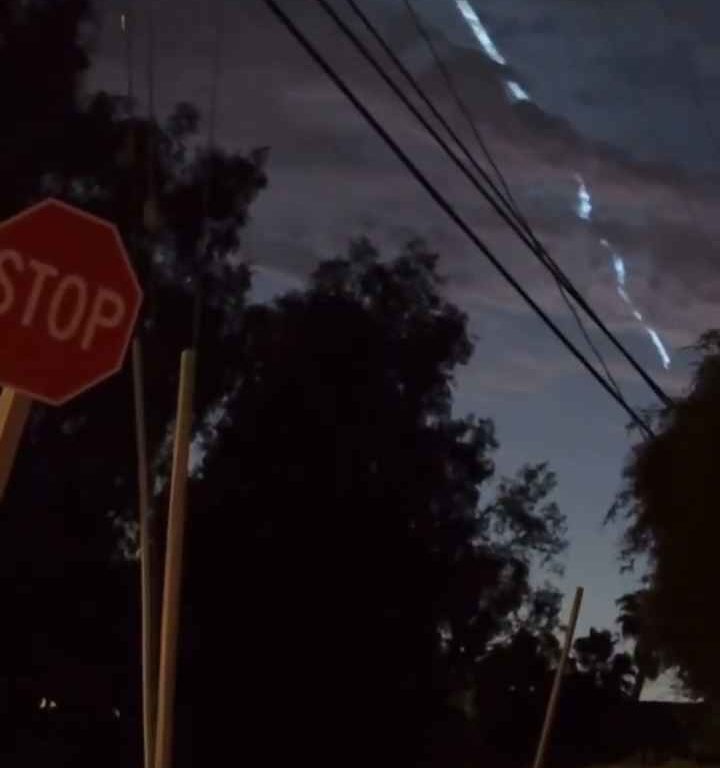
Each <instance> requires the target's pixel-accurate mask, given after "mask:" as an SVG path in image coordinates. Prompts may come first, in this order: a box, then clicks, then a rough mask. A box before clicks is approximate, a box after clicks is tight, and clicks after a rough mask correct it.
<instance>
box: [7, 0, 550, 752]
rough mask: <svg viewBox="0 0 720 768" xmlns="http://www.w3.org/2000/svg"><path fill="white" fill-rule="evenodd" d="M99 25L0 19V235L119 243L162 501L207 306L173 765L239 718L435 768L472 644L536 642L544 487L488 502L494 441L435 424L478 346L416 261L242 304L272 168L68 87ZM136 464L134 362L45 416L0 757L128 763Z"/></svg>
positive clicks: (63, 15)
mask: <svg viewBox="0 0 720 768" xmlns="http://www.w3.org/2000/svg"><path fill="white" fill-rule="evenodd" d="M91 22H92V18H91V16H90V15H89V11H88V8H87V6H86V4H85V3H84V2H80V1H79V0H58V2H53V3H48V2H31V3H23V2H4V3H0V23H1V24H2V26H0V35H1V37H2V44H0V65H2V66H0V77H2V78H3V83H4V84H5V86H6V88H5V91H4V93H5V94H6V103H7V105H8V114H11V115H13V120H12V121H7V122H6V123H4V125H5V127H4V128H2V129H0V131H2V138H3V142H2V145H1V146H0V168H2V170H3V171H4V173H5V178H12V179H13V184H12V185H11V186H10V185H6V186H5V187H4V188H3V192H2V193H0V215H1V216H9V215H12V214H14V213H16V212H17V211H18V210H20V209H21V208H22V207H24V206H25V205H27V204H30V203H32V202H35V201H36V200H37V199H39V198H42V197H45V196H47V195H53V196H55V197H59V198H61V199H64V200H66V201H68V202H70V203H74V204H76V205H79V206H81V207H83V208H85V209H86V210H89V211H91V212H93V213H96V214H98V215H101V216H104V217H106V218H108V219H110V220H112V221H113V222H115V223H116V224H117V225H118V226H119V228H120V230H121V233H122V234H123V238H124V240H125V241H126V243H127V244H128V246H129V248H130V251H131V257H132V260H133V263H134V266H135V268H136V270H137V271H138V273H139V275H140V277H141V279H142V282H143V286H144V289H145V302H144V306H143V313H142V318H141V322H140V325H139V332H140V333H141V335H142V340H143V345H144V349H145V358H146V374H147V382H146V390H147V393H146V394H147V405H146V407H147V412H148V416H149V425H148V426H149V441H150V447H151V454H152V457H153V478H154V481H155V483H154V488H155V496H154V500H153V501H154V507H155V509H156V510H158V511H160V510H162V509H164V507H165V503H166V498H165V489H166V485H167V482H166V481H167V475H168V458H169V447H170V446H169V440H168V436H169V427H170V425H171V422H172V418H173V409H174V402H175V390H176V385H177V367H178V356H179V352H180V350H181V349H182V348H183V347H185V346H187V345H188V344H190V343H191V341H192V340H193V338H194V337H195V331H197V330H198V329H197V328H194V327H193V316H194V312H193V310H194V307H195V305H196V296H197V295H198V294H200V296H201V298H202V307H203V312H202V323H201V324H200V326H199V334H198V335H197V336H196V340H197V342H198V350H199V361H200V364H199V375H198V388H197V396H196V416H197V418H196V428H195V440H196V445H197V446H199V447H200V448H202V451H203V453H204V462H203V465H202V467H201V469H200V471H199V472H197V474H196V476H195V479H194V482H193V486H192V489H191V519H190V531H189V542H190V544H189V552H188V555H189V559H188V573H187V583H186V587H187V589H186V592H185V598H186V599H185V606H184V613H183V621H184V627H183V638H182V647H181V651H182V664H181V678H180V689H179V701H178V719H179V725H180V726H181V727H180V728H179V729H178V733H179V736H180V749H179V752H178V762H183V761H184V762H186V763H188V764H190V763H192V762H193V760H194V761H195V762H198V761H199V760H200V759H202V761H209V759H210V757H211V755H212V754H213V751H214V750H217V752H216V756H217V757H218V758H220V757H222V758H223V759H226V754H227V750H228V749H229V745H230V744H233V745H234V743H235V734H236V733H237V731H238V728H240V727H242V728H243V739H242V742H241V746H240V749H241V750H242V752H243V753H244V754H245V755H246V756H247V755H250V754H254V755H257V756H261V757H262V756H264V757H265V758H267V759H266V762H269V763H273V760H272V758H273V757H283V758H285V759H289V758H293V759H297V757H298V756H299V755H311V756H312V755H315V756H316V757H317V759H318V760H320V761H323V760H326V761H327V762H329V761H330V760H331V759H332V760H333V762H336V761H337V758H338V756H339V755H342V757H343V759H344V761H345V762H348V759H349V760H350V762H353V761H354V762H357V763H359V762H360V761H361V760H363V761H367V759H368V758H369V757H370V756H375V757H376V756H377V755H378V754H379V750H380V746H381V745H382V747H383V752H382V754H383V755H384V756H385V758H387V760H388V762H395V763H399V764H400V763H404V764H407V765H410V764H417V763H419V762H422V761H423V760H430V759H434V758H432V757H428V755H430V754H431V753H432V754H442V750H441V751H440V753H437V752H433V750H432V749H430V747H428V746H427V745H426V743H425V741H424V739H423V733H424V730H425V728H426V727H429V725H430V724H431V723H440V722H446V720H447V717H448V715H447V707H446V702H447V701H448V699H449V697H450V696H451V695H452V694H455V693H457V691H462V690H465V689H467V688H468V687H472V685H473V684H474V681H475V675H476V670H477V667H478V664H479V663H480V661H481V660H482V659H483V657H484V656H485V654H486V653H487V650H488V644H489V643H490V641H491V640H493V639H494V638H497V637H498V636H502V635H508V634H510V633H512V632H513V631H515V630H516V629H517V627H518V626H519V625H520V624H525V625H526V626H527V627H528V628H529V630H532V631H533V632H539V633H541V634H542V632H545V633H547V632H548V631H550V630H551V629H552V627H553V626H554V622H555V621H556V618H557V610H556V608H557V595H556V593H555V592H554V591H553V590H552V589H544V588H543V589H535V588H533V587H532V586H531V585H530V582H529V573H530V570H531V567H532V565H533V564H534V563H539V564H540V565H544V566H546V567H550V568H552V567H553V566H554V564H555V563H556V559H557V557H558V556H559V555H560V553H561V552H562V549H563V546H564V520H563V518H562V516H561V515H560V513H559V511H558V510H557V508H556V507H555V506H554V505H553V504H552V503H550V502H548V497H549V496H550V495H551V493H552V490H553V487H554V482H555V481H554V476H553V474H552V472H550V471H549V470H548V468H547V467H546V466H545V465H544V464H538V465H534V466H528V467H524V468H522V469H521V470H520V472H519V473H518V475H517V476H516V477H515V478H509V479H501V480H500V481H499V483H498V484H497V488H496V489H495V491H496V492H495V493H494V494H493V493H490V492H487V491H485V490H484V489H486V488H487V487H488V486H489V485H490V484H491V482H492V479H493V472H494V467H493V463H492V453H493V450H494V449H495V448H496V441H495V436H494V429H493V425H492V423H491V422H490V421H489V420H487V419H477V418H466V419H458V418H453V417H452V415H451V395H452V386H453V372H454V371H455V369H456V367H457V366H458V365H461V364H462V363H464V362H465V361H467V359H468V357H469V355H470V353H471V350H472V345H471V343H470V340H469V338H468V335H467V329H466V321H465V318H464V316H463V315H462V313H460V312H459V311H458V310H457V308H455V307H453V306H452V305H451V304H449V303H447V302H446V301H444V300H443V299H442V298H441V295H440V283H439V280H438V277H437V272H436V262H437V258H436V256H434V255H433V254H431V253H429V252H428V251H427V249H426V248H424V247H423V246H422V245H421V244H419V243H414V244H411V245H409V246H408V248H407V249H406V250H405V251H404V252H403V253H402V254H401V256H400V257H399V258H398V259H396V260H395V261H393V262H392V263H390V264H388V263H385V262H383V261H382V260H381V259H380V258H379V256H378V254H377V252H376V251H375V250H374V249H373V247H372V246H371V245H370V244H369V243H367V242H364V241H361V242H358V243H356V244H354V245H353V247H352V249H351V253H350V256H349V257H348V258H338V259H333V260H330V261H326V262H323V263H322V264H321V265H320V266H319V267H318V269H317V270H316V272H315V274H314V276H313V278H312V280H311V283H310V286H309V288H308V290H307V291H304V292H301V293H295V294H290V295H288V296H285V297H283V298H282V299H280V300H279V301H278V302H276V303H275V304H274V305H273V306H270V307H262V306H252V307H248V306H246V304H247V301H246V294H247V290H248V287H249V281H250V274H249V270H248V269H247V267H246V266H237V265H236V263H235V262H234V261H233V260H232V259H230V258H229V256H230V254H232V253H233V252H234V251H235V250H236V249H237V245H238V242H239V237H240V234H239V233H240V231H241V229H242V226H243V225H244V224H245V222H246V220H247V216H248V209H249V206H250V204H251V202H252V200H253V199H254V197H255V195H256V194H257V193H258V192H259V190H260V189H261V188H262V187H263V186H264V184H265V176H264V159H265V154H266V153H265V152H264V151H258V152H255V153H251V154H250V155H249V156H248V157H243V156H239V155H236V154H230V153H226V152H222V151H220V150H217V151H214V152H213V153H209V152H207V151H205V150H203V149H202V148H199V146H200V145H201V141H199V136H198V131H199V128H200V116H199V114H198V113H197V111H196V110H195V109H194V108H193V107H192V106H190V105H187V104H181V105H178V107H177V108H176V109H175V111H174V113H173V114H172V115H171V117H170V118H169V119H168V120H167V121H166V122H165V123H164V124H162V125H158V124H151V123H150V122H149V121H147V120H143V119H140V118H138V117H136V116H133V112H134V110H133V109H131V106H132V105H130V104H128V102H127V99H125V98H123V97H118V96H114V95H110V94H106V93H99V94H86V93H84V92H83V90H82V87H81V86H82V79H81V76H82V73H83V72H84V71H85V69H86V68H87V65H88V57H87V53H86V50H87V46H89V45H90V44H91V42H92V24H91ZM81 32H82V34H81ZM39 50H42V51H44V52H46V53H47V56H46V55H43V56H38V55H37V53H36V52H37V51H39ZM48 57H51V59H52V60H53V61H54V62H55V63H56V66H53V67H52V68H50V70H51V71H48V70H49V68H48V67H47V66H46V65H45V62H46V61H47V60H48ZM150 179H152V182H153V183H152V187H150V183H149V182H150ZM149 202H150V203H151V204H152V205H151V207H152V209H153V210H154V211H155V215H154V216H153V217H152V219H151V218H150V217H147V216H145V217H144V216H143V214H144V212H146V211H147V209H148V203H149ZM215 416H218V418H211V417H215ZM134 446H135V444H134V434H133V413H132V393H131V387H130V377H129V371H128V370H124V371H123V372H122V373H121V374H119V375H117V376H115V377H113V378H112V379H111V380H109V381H107V382H105V383H103V384H102V385H100V386H98V387H97V388H95V389H94V390H92V391H91V392H89V393H87V394H85V395H83V396H81V397H79V398H77V399H76V400H75V401H73V402H72V403H71V404H70V405H68V406H66V407H64V408H62V409H49V408H44V407H40V406H37V407H35V408H34V411H33V415H32V418H31V421H30V424H29V427H28V429H27V432H26V436H25V439H24V442H23V445H22V446H21V451H20V455H19V458H18V462H17V465H16V468H15V472H14V475H13V478H12V482H11V485H10V487H9V489H8V493H7V495H6V497H5V499H4V500H3V503H2V509H1V514H0V595H1V596H2V598H3V605H4V608H5V611H6V614H7V615H8V616H11V617H12V622H11V623H9V627H8V630H7V631H6V632H4V633H3V635H2V639H1V640H0V707H2V713H1V714H2V717H1V718H0V723H1V725H0V729H1V730H0V754H2V756H3V757H5V758H6V760H9V761H11V763H10V764H14V765H39V764H42V763H47V762H50V761H51V760H53V761H55V762H60V763H62V764H66V765H73V766H82V765H90V764H93V765H97V764H98V763H102V764H103V765H108V766H112V765H115V764H117V765H128V764H137V763H139V760H140V717H139V711H138V710H139V705H140V700H141V697H140V691H139V680H140V669H139V626H138V624H139V621H138V619H139V585H138V567H137V560H136V554H137V553H136V546H137V542H136V540H135V538H134V535H135V526H134V523H135V520H136V516H137V513H136V502H135V498H136V490H135V470H134V466H135V447H134ZM481 489H483V493H482V494H481ZM156 522H157V523H159V524H160V525H159V526H158V527H159V528H161V527H162V525H161V524H162V514H159V513H156ZM52 704H54V706H53V705H52ZM450 719H452V718H450ZM441 741H442V739H441ZM348 752H350V753H351V754H350V756H349V757H348ZM200 756H202V758H200ZM385 758H384V759H385ZM438 759H439V758H438ZM12 761H14V762H12Z"/></svg>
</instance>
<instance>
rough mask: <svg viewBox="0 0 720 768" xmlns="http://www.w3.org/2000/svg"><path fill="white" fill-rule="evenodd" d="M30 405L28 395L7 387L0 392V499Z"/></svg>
mask: <svg viewBox="0 0 720 768" xmlns="http://www.w3.org/2000/svg"><path fill="white" fill-rule="evenodd" d="M31 405H32V399H31V398H30V397H28V396H27V395H23V394H21V393H20V392H18V391H16V390H14V389H10V388H9V387H5V389H3V391H2V394H0V501H2V499H3V497H4V496H5V489H6V488H7V484H8V481H9V480H10V473H11V472H12V468H13V464H14V463H15V455H16V453H17V449H18V445H19V444H20V438H21V437H22V433H23V429H24V428H25V422H26V421H27V417H28V414H29V413H30V406H31Z"/></svg>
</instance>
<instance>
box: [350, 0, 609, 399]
mask: <svg viewBox="0 0 720 768" xmlns="http://www.w3.org/2000/svg"><path fill="white" fill-rule="evenodd" d="M347 3H348V5H349V6H350V8H351V10H352V11H353V12H354V13H355V15H356V16H357V17H358V18H359V19H360V21H361V23H362V24H363V25H364V26H365V28H366V29H367V30H368V32H369V33H370V35H371V36H372V37H373V38H374V39H375V41H376V42H377V43H378V45H379V46H380V47H381V48H382V50H383V51H384V52H385V54H386V55H387V56H388V58H389V59H390V60H391V61H392V62H393V64H394V65H395V67H396V68H397V69H398V70H399V71H400V73H401V74H402V75H403V77H404V78H405V79H406V80H407V82H408V83H409V84H410V86H411V87H412V89H413V90H414V91H415V93H416V94H417V95H418V97H419V98H420V99H421V101H422V102H423V103H424V104H425V106H426V107H427V108H428V109H429V110H430V112H431V113H432V115H433V116H434V117H435V119H436V120H437V121H438V122H439V123H440V125H442V127H443V128H444V129H445V131H446V132H447V133H448V135H449V136H450V138H451V139H452V140H453V141H454V142H455V144H457V146H458V147H459V148H460V151H461V152H462V153H463V155H464V156H465V157H466V158H467V160H468V162H469V163H470V164H471V165H472V166H473V168H474V169H475V170H476V171H477V172H478V173H479V174H480V176H481V177H482V178H483V179H484V180H485V181H486V182H487V183H488V185H489V186H490V188H491V189H492V191H493V192H494V193H495V195H496V196H497V198H498V200H499V201H501V202H502V203H503V205H504V206H505V207H506V208H507V212H508V214H509V215H511V216H514V217H515V219H516V220H517V222H518V224H519V225H520V226H522V228H523V229H524V230H525V232H526V234H527V236H528V237H529V238H530V239H531V240H532V242H533V244H534V246H535V247H536V248H537V249H538V251H539V252H540V253H539V254H538V256H539V258H542V259H543V260H544V261H547V262H548V263H546V264H544V266H545V267H546V269H549V270H550V271H551V272H552V273H553V277H554V279H555V282H556V283H557V285H558V289H559V291H560V295H561V296H562V298H563V301H564V302H565V304H566V306H567V307H568V309H569V310H570V313H571V314H572V316H573V318H574V319H575V322H576V324H577V326H578V328H579V329H580V332H581V333H582V335H583V337H584V338H585V341H586V343H587V345H588V347H589V348H590V349H591V351H592V352H593V354H594V355H595V358H596V359H597V361H598V362H599V363H600V365H601V367H602V369H603V371H604V373H605V376H606V378H607V380H608V381H609V382H610V383H611V384H612V386H613V387H615V390H616V391H617V392H619V393H621V390H620V387H619V385H618V383H617V382H616V381H615V378H614V377H613V375H612V373H611V372H610V369H609V368H608V366H607V364H606V362H605V359H604V358H603V356H602V354H601V353H600V350H599V349H598V348H597V347H596V346H595V344H594V343H593V340H592V338H591V337H590V334H589V333H588V331H587V329H586V328H585V325H584V324H583V321H582V318H581V317H580V315H579V314H578V311H577V309H576V308H575V306H574V305H573V303H572V302H571V301H570V299H569V297H568V294H567V292H566V288H564V287H563V280H564V281H565V282H566V284H569V283H570V280H569V278H567V276H566V275H564V274H562V276H561V274H560V273H561V270H560V268H559V266H558V265H557V264H556V263H555V262H554V261H553V260H552V258H551V257H550V255H549V254H547V253H546V252H545V253H543V246H542V244H541V243H540V242H539V240H538V239H537V237H535V235H534V233H533V231H532V228H531V227H530V225H529V223H528V222H527V220H526V219H525V218H524V217H523V215H522V212H521V210H520V208H519V206H518V205H517V203H516V202H515V200H514V199H513V197H512V193H511V192H510V189H509V186H508V184H507V182H506V181H505V179H504V177H503V174H502V172H501V170H500V168H499V167H498V166H497V164H496V163H495V161H494V159H493V157H492V154H491V152H490V150H489V148H488V147H487V144H486V143H485V142H484V140H483V138H482V135H481V133H480V131H479V129H478V128H477V126H476V125H475V123H474V121H473V119H472V116H471V115H470V113H469V110H467V109H463V110H462V111H463V112H464V113H465V115H466V117H467V119H468V120H469V122H470V124H471V126H472V128H473V132H474V134H475V136H476V137H477V139H478V142H479V144H480V146H481V148H482V149H483V151H484V152H485V155H486V157H487V158H488V160H489V162H490V165H491V166H492V167H493V168H494V169H495V172H496V174H497V176H498V177H499V178H500V180H501V183H502V184H503V186H504V188H505V190H506V195H507V197H506V196H504V195H503V194H502V192H501V191H500V190H498V188H497V187H496V186H495V184H494V182H493V180H492V179H491V178H490V177H489V175H488V174H487V172H486V171H485V169H484V168H482V167H481V166H480V165H479V163H478V162H477V161H476V159H475V157H474V155H473V154H472V153H471V152H470V150H469V149H468V148H467V146H466V144H465V143H464V142H463V140H462V139H461V138H460V136H458V135H457V133H456V132H455V130H454V129H453V128H452V126H451V125H450V124H449V122H448V121H447V120H446V119H445V117H444V116H443V114H442V113H441V112H440V110H439V109H438V108H437V107H436V106H435V104H434V103H433V101H432V100H431V99H430V98H429V97H428V95H427V94H426V93H425V91H424V90H423V89H422V87H421V86H420V84H419V83H418V81H417V80H416V78H415V77H414V76H413V74H412V73H411V72H410V71H409V70H408V68H407V67H406V66H405V64H404V63H403V62H402V60H401V59H400V58H399V57H398V55H397V54H396V53H395V51H393V49H392V47H391V46H390V45H389V43H388V42H387V41H386V40H385V38H384V37H383V36H382V35H381V34H380V32H379V31H378V29H377V27H376V26H375V25H374V24H373V23H372V22H371V21H370V19H369V18H368V17H367V15H366V14H365V13H364V11H363V10H362V9H361V8H360V6H359V5H358V3H357V2H356V1H355V0H347ZM406 3H407V4H408V10H409V11H410V13H411V14H412V17H413V19H414V20H415V25H416V28H417V29H418V31H419V33H420V34H421V37H422V38H423V39H424V40H425V42H426V43H427V45H428V47H429V48H430V50H431V53H432V55H433V57H434V59H435V62H436V64H437V65H438V67H439V68H440V69H441V71H443V72H444V73H445V79H446V82H448V83H449V86H450V88H451V90H452V92H453V94H454V95H455V99H456V101H458V102H459V103H460V104H462V99H461V97H460V94H459V92H458V91H457V90H456V89H455V88H454V87H453V85H452V80H451V78H450V75H449V72H447V71H446V67H445V66H444V64H443V62H442V60H441V59H440V55H439V53H438V52H437V50H436V49H435V47H434V45H433V43H432V40H431V39H430V37H429V35H428V34H427V32H426V30H425V29H424V27H423V25H422V21H421V20H420V18H419V16H418V15H417V13H416V12H415V11H414V9H413V8H412V6H410V5H409V0H406ZM540 254H543V255H542V256H540ZM576 292H577V291H576Z"/></svg>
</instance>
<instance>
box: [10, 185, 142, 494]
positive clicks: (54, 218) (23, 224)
mask: <svg viewBox="0 0 720 768" xmlns="http://www.w3.org/2000/svg"><path fill="white" fill-rule="evenodd" d="M141 301H142V291H141V290H140V285H139V283H138V281H137V277H136V276H135V273H134V271H133V269H132V267H131V265H130V261H129V259H128V256H127V253H126V252H125V248H124V247H123V244H122V241H121V239H120V235H119V234H118V231H117V229H116V228H115V227H114V226H113V225H112V224H111V223H110V222H107V221H105V220H103V219H100V218H98V217H96V216H92V215H90V214H88V213H85V212H84V211H81V210H80V209H79V208H75V207H74V206H71V205H67V204H66V203H62V202H60V201H59V200H54V199H52V198H50V199H48V200H45V201H43V202H41V203H39V204H37V205H34V206H31V207H30V208H28V209H26V210H24V211H22V213H19V214H18V215H17V216H13V217H12V218H10V219H7V220H6V221H4V222H2V223H0V339H2V346H0V385H2V386H3V387H4V389H3V393H2V398H1V399H0V499H1V498H2V494H3V491H4V489H5V485H6V483H7V480H8V477H9V475H10V471H11V469H12V464H13V460H14V458H15V453H16V450H17V445H18V443H19V440H20V436H21V434H22V429H23V425H24V423H25V420H26V418H27V414H28V411H29V408H30V404H31V401H32V400H38V401H40V402H43V403H47V404H49V405H63V404H64V403H66V402H67V401H68V400H70V399H72V398H73V397H75V396H76V395H79V394H80V393H81V392H84V391H85V390H87V389H90V388H91V387H92V386H94V385H95V384H98V383H99V382H101V381H103V380H104V379H106V378H108V377H109V376H111V375H112V374H114V373H116V372H117V371H118V370H120V368H121V367H122V364H123V360H124V358H125V353H126V351H127V347H128V344H129V342H130V337H131V335H132V330H133V326H134V325H135V320H136V318H137V314H138V311H139V309H140V303H141Z"/></svg>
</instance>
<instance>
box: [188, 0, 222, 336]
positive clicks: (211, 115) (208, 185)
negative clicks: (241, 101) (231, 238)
mask: <svg viewBox="0 0 720 768" xmlns="http://www.w3.org/2000/svg"><path fill="white" fill-rule="evenodd" d="M211 9H212V11H213V15H212V27H213V38H214V39H213V46H212V52H213V56H212V64H211V75H210V98H209V103H208V118H207V135H206V140H205V141H206V146H205V167H204V178H203V179H202V181H201V184H202V190H201V195H202V198H201V209H202V219H203V229H202V236H201V244H200V253H199V258H198V261H197V264H196V270H195V299H194V307H193V324H192V339H193V348H195V349H197V346H198V342H199V339H200V331H201V324H202V312H203V302H204V299H205V297H204V275H203V267H204V264H205V262H206V261H207V259H209V258H210V255H211V254H210V242H211V233H210V229H211V227H210V207H211V192H212V185H213V164H214V163H215V160H216V157H215V152H216V147H215V133H216V129H217V111H218V104H217V103H218V92H219V83H220V72H221V68H222V26H223V12H222V11H223V6H222V0H212V2H211Z"/></svg>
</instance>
